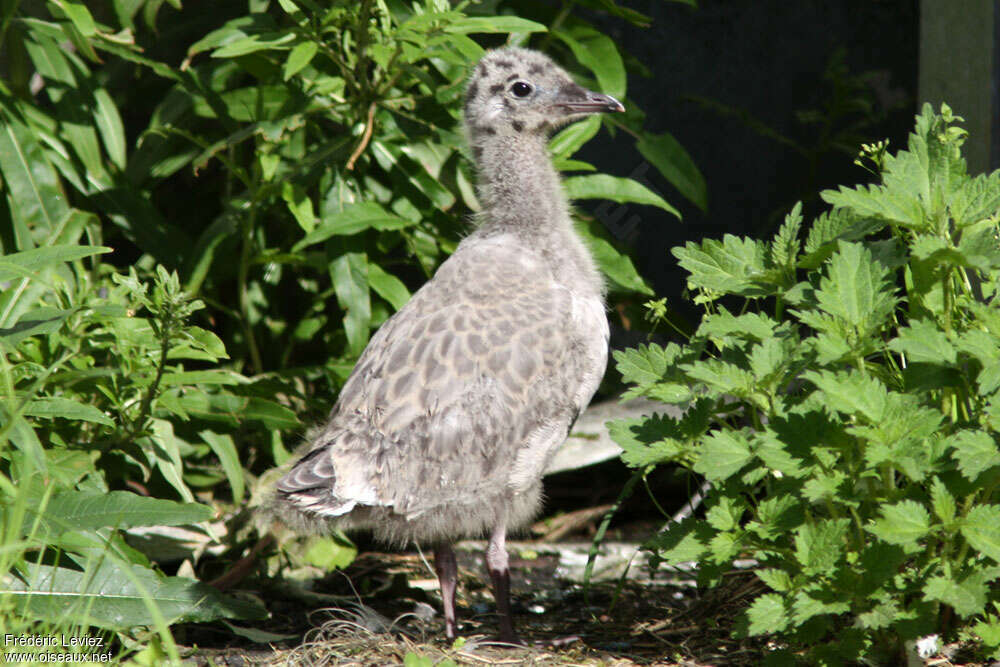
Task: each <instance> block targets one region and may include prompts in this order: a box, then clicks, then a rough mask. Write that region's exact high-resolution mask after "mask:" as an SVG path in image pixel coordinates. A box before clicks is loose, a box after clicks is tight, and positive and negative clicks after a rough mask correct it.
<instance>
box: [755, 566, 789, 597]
mask: <svg viewBox="0 0 1000 667" xmlns="http://www.w3.org/2000/svg"><path fill="white" fill-rule="evenodd" d="M753 573H754V574H756V575H757V577H758V578H759V579H760V580H761V581H763V582H764V583H765V584H767V585H768V586H770V587H771V588H772V589H773V590H775V591H777V592H778V593H787V592H789V591H790V590H792V586H793V585H794V584H793V583H792V577H791V575H789V574H788V573H787V572H785V571H784V570H779V569H777V568H761V569H758V570H754V571H753Z"/></svg>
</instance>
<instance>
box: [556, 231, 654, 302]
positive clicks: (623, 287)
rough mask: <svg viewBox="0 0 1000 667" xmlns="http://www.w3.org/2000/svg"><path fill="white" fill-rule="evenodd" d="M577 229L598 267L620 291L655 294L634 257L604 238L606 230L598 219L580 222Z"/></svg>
mask: <svg viewBox="0 0 1000 667" xmlns="http://www.w3.org/2000/svg"><path fill="white" fill-rule="evenodd" d="M575 228H576V231H577V233H578V234H580V236H582V237H583V241H584V243H586V244H587V246H588V247H589V248H590V253H591V255H592V256H593V257H594V261H595V262H597V268H599V269H600V270H601V272H602V273H603V274H604V275H605V276H607V277H608V278H609V279H610V280H611V281H612V282H613V283H614V285H615V286H617V287H618V289H619V290H620V291H625V292H638V293H639V294H649V295H652V294H653V289H652V288H651V287H650V286H649V285H648V284H646V281H645V280H643V278H642V276H640V275H639V272H638V271H636V268H635V264H633V263H632V258H631V257H629V256H628V255H626V254H625V253H623V252H619V251H618V249H617V248H615V247H614V246H613V245H612V244H611V243H610V242H609V241H608V240H606V239H605V238H604V236H605V235H606V232H604V231H603V230H602V229H600V223H598V222H597V221H589V222H586V223H584V222H580V223H578V224H577V225H576V226H575Z"/></svg>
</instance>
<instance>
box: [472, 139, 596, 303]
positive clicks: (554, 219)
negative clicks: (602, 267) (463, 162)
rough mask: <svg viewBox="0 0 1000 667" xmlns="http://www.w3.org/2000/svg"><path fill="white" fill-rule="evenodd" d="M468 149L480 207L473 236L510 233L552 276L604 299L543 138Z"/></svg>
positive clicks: (497, 141)
mask: <svg viewBox="0 0 1000 667" xmlns="http://www.w3.org/2000/svg"><path fill="white" fill-rule="evenodd" d="M475 139H476V137H473V144H472V145H473V149H474V153H475V154H476V158H477V160H476V161H477V164H478V167H479V188H478V192H479V201H480V204H481V206H482V213H481V215H480V224H479V228H478V230H477V231H476V235H477V236H490V235H493V234H513V235H515V236H517V237H519V238H520V239H521V242H522V243H523V245H524V246H525V247H526V248H529V249H530V250H531V251H533V252H535V253H537V254H538V255H540V256H541V257H543V258H544V259H545V260H546V261H547V262H548V264H549V267H550V268H551V269H552V271H553V275H554V277H555V278H556V279H557V280H559V281H561V282H563V283H564V284H566V285H572V286H574V289H576V290H590V291H591V292H593V293H595V294H598V295H603V293H604V281H603V280H602V278H601V275H600V272H599V271H598V270H597V266H596V264H595V263H594V259H593V257H592V255H591V254H590V251H589V250H588V248H587V247H586V245H585V244H584V243H583V241H582V240H581V239H580V237H579V236H578V235H577V233H576V231H575V230H574V229H573V223H572V220H571V219H570V215H569V203H568V202H567V200H566V194H565V193H564V192H563V189H562V185H561V184H560V182H559V174H558V173H557V172H556V169H555V167H553V166H552V159H551V158H550V157H549V152H548V142H547V141H546V138H545V137H544V136H540V135H534V136H532V135H525V136H518V137H509V136H506V137H505V136H490V137H489V141H481V142H477V141H476V140H475Z"/></svg>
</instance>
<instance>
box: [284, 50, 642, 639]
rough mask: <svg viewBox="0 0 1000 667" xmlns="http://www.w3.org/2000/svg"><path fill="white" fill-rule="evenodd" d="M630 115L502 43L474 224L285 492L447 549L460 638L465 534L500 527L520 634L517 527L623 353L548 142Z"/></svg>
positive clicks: (301, 502) (505, 629)
mask: <svg viewBox="0 0 1000 667" xmlns="http://www.w3.org/2000/svg"><path fill="white" fill-rule="evenodd" d="M624 110H625V109H624V107H623V106H622V104H621V102H619V101H618V100H616V99H615V98H613V97H611V96H609V95H605V94H602V93H598V92H593V91H591V90H588V89H586V88H584V87H583V86H581V85H579V84H578V83H576V82H575V81H574V80H573V79H572V78H571V77H570V75H569V74H567V73H566V72H565V71H564V70H563V69H562V68H561V67H559V66H558V65H557V64H556V63H555V62H554V61H553V60H552V59H550V58H549V57H548V56H547V55H545V54H543V53H541V52H539V51H534V50H530V49H525V48H520V47H509V46H508V47H503V48H499V49H495V50H491V51H487V52H485V54H484V55H483V57H482V58H481V59H480V60H479V61H478V63H477V64H476V65H475V66H474V67H473V68H472V70H471V73H470V75H469V77H468V83H467V86H466V89H465V97H464V113H463V117H464V124H465V130H466V136H467V141H468V145H469V147H470V149H471V156H472V158H473V162H474V167H475V171H476V173H477V175H478V179H477V197H478V200H479V202H480V211H479V213H478V214H476V215H475V220H474V224H473V230H472V231H471V232H470V233H469V234H468V235H467V236H466V237H465V238H464V239H463V240H462V241H461V243H459V244H458V246H457V248H456V249H455V251H454V252H453V253H452V255H451V256H450V257H449V258H448V259H447V260H446V261H444V262H443V263H442V264H441V265H440V267H439V268H438V269H437V271H436V272H435V274H434V276H433V277H432V278H431V279H430V280H429V281H428V282H426V283H425V284H424V285H423V286H422V287H421V288H420V289H419V290H417V291H416V292H415V293H414V294H413V296H412V298H411V299H410V300H409V301H408V302H407V303H406V304H405V305H404V306H403V307H402V308H400V309H399V310H398V311H397V312H396V313H395V314H394V315H393V316H392V317H390V318H389V319H388V320H387V321H386V322H385V323H384V324H383V325H382V326H381V327H380V328H379V329H378V330H377V331H376V332H375V333H374V335H373V336H372V338H371V340H370V341H369V343H368V345H367V347H366V348H365V350H364V351H363V353H362V354H361V356H360V357H359V358H358V361H357V363H356V365H355V367H354V369H353V371H352V372H351V374H350V375H349V377H348V379H347V380H346V382H345V384H344V386H343V388H342V390H341V391H340V394H339V397H338V399H337V402H336V404H335V405H334V406H333V408H332V410H331V412H330V414H329V417H328V419H327V421H326V422H325V424H323V425H322V426H320V427H318V428H317V429H316V430H315V431H314V433H312V434H311V435H310V436H308V439H307V442H306V443H305V453H304V454H303V455H302V456H301V458H299V459H298V460H297V461H296V462H295V463H294V464H293V465H292V466H291V468H290V469H287V472H286V473H285V474H284V476H283V477H282V478H281V479H280V480H279V481H278V482H277V484H276V485H275V489H274V492H273V495H272V498H271V500H270V507H269V509H270V511H271V513H272V515H273V516H274V517H276V518H277V519H279V520H281V521H282V522H284V523H285V524H287V525H289V526H290V527H291V528H293V529H298V530H300V531H308V532H317V531H319V532H324V531H330V530H331V529H345V530H349V529H355V528H367V529H370V530H371V531H372V533H373V535H374V537H375V538H376V539H378V540H380V541H382V542H385V543H388V544H395V545H402V544H405V543H410V542H415V543H417V544H420V545H427V546H431V547H433V551H434V569H435V572H436V574H437V576H438V579H439V583H440V591H441V598H442V607H443V615H444V621H445V634H446V637H447V638H448V639H449V640H454V639H455V638H456V636H457V619H456V613H455V590H456V586H457V565H456V559H455V553H454V549H453V544H454V542H455V541H456V540H458V539H462V538H469V537H484V536H488V538H489V541H488V546H487V548H486V552H485V561H486V567H487V570H488V572H489V575H490V578H491V580H492V585H493V593H494V598H495V600H496V606H497V615H498V626H499V634H498V638H499V640H500V641H501V642H509V643H520V639H519V637H518V635H517V634H516V632H515V630H514V624H513V619H512V616H511V606H510V575H509V560H508V558H509V557H508V554H507V551H506V537H507V534H508V532H509V531H512V530H516V529H518V528H521V527H523V526H524V525H526V524H527V523H528V522H530V521H531V519H532V518H533V517H534V515H535V514H536V512H537V511H538V509H539V507H540V504H541V499H542V488H541V477H542V473H543V471H544V470H545V467H546V464H547V462H548V461H549V460H550V458H551V457H552V455H553V453H554V452H555V450H556V449H557V448H558V446H559V445H560V444H561V443H562V442H563V441H564V440H565V438H566V437H567V435H568V433H569V430H570V428H571V427H572V425H573V423H574V421H575V420H576V418H577V416H578V415H579V414H580V413H581V412H582V411H583V409H584V408H585V407H586V406H587V404H588V403H589V402H590V399H591V398H592V396H593V395H594V393H595V391H596V390H597V387H598V385H599V383H600V381H601V379H602V377H603V376H604V372H605V370H606V366H607V359H608V337H609V332H608V321H607V316H606V306H605V286H604V281H603V278H602V276H601V273H600V272H599V270H598V268H597V265H596V263H595V260H594V258H593V256H592V255H591V253H590V251H589V249H588V247H587V245H586V244H585V243H584V241H583V240H582V239H581V238H580V237H579V235H578V234H577V233H576V231H575V230H574V228H573V222H572V218H571V215H570V207H569V202H568V200H567V198H566V195H565V193H564V191H563V189H562V184H561V181H560V178H559V175H558V172H557V171H556V169H555V168H554V166H553V164H552V159H551V156H550V154H549V152H548V140H549V138H550V137H551V135H552V133H553V132H554V131H555V130H556V129H557V128H560V127H562V126H564V125H566V124H567V123H571V122H574V121H577V120H580V119H583V118H585V117H587V116H588V115H591V114H595V113H605V112H610V113H613V112H622V111H624Z"/></svg>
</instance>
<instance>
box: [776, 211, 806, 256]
mask: <svg viewBox="0 0 1000 667" xmlns="http://www.w3.org/2000/svg"><path fill="white" fill-rule="evenodd" d="M801 228H802V202H796V203H795V206H793V207H792V210H791V211H789V212H788V214H787V215H786V216H785V221H784V222H783V223H782V224H781V228H780V229H778V233H777V234H776V235H775V236H774V240H773V241H771V248H770V251H771V256H770V259H771V264H773V265H775V266H779V267H787V268H794V266H795V259H796V257H797V256H798V254H799V246H800V245H801V244H800V242H799V230H800V229H801Z"/></svg>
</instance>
